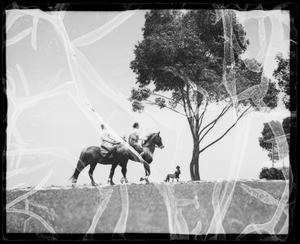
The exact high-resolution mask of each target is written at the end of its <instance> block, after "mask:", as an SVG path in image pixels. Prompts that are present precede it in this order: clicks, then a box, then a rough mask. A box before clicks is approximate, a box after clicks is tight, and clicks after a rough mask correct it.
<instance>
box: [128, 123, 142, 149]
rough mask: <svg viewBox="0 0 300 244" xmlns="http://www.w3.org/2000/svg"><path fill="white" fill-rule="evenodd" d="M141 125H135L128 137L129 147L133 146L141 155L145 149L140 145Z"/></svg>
mask: <svg viewBox="0 0 300 244" xmlns="http://www.w3.org/2000/svg"><path fill="white" fill-rule="evenodd" d="M139 127H140V126H139V123H137V122H135V123H134V124H133V131H132V132H131V134H130V135H129V137H128V141H129V145H130V146H132V147H133V148H134V149H135V150H136V151H137V152H138V153H139V154H141V153H143V147H142V146H140V145H139V141H142V139H141V138H140V132H139Z"/></svg>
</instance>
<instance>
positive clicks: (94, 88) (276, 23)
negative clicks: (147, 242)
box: [6, 10, 289, 188]
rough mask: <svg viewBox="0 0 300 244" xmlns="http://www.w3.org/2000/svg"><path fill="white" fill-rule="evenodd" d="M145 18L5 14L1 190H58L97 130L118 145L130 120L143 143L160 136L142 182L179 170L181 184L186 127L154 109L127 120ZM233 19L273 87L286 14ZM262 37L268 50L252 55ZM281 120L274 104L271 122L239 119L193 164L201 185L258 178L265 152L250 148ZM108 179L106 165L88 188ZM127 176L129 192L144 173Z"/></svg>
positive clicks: (258, 117)
mask: <svg viewBox="0 0 300 244" xmlns="http://www.w3.org/2000/svg"><path fill="white" fill-rule="evenodd" d="M145 13H146V10H142V11H141V10H138V11H130V12H128V13H126V14H121V15H120V13H119V12H72V11H67V12H66V13H65V14H62V15H61V16H60V17H61V18H63V17H64V18H63V21H62V23H63V25H59V24H57V23H58V22H55V19H54V18H53V19H51V18H50V17H49V16H48V17H47V16H46V15H45V14H39V12H35V11H32V10H29V11H27V12H24V11H19V10H12V11H8V18H9V19H8V21H7V23H8V24H7V40H8V41H7V50H6V54H7V60H6V61H7V74H8V82H7V86H8V125H9V128H8V130H7V140H8V144H7V148H8V156H7V170H8V179H7V187H8V188H14V187H26V186H35V185H37V184H38V183H39V182H41V180H43V179H45V177H46V176H47V177H48V178H47V182H46V183H45V184H46V185H65V184H67V183H68V179H69V178H70V177H71V175H72V173H73V171H74V169H75V167H76V164H77V160H78V157H79V155H80V152H81V150H82V149H83V148H85V147H88V146H91V145H99V131H100V124H101V122H104V123H106V124H107V125H109V127H110V128H111V129H112V130H113V131H114V132H115V133H116V134H118V135H119V136H124V135H125V136H126V137H128V135H129V133H130V131H131V130H132V124H133V123H134V122H136V121H137V122H139V123H140V126H141V131H142V132H143V133H144V134H149V133H151V132H158V131H160V132H161V137H162V140H163V143H164V145H165V148H164V149H156V151H155V154H154V161H153V162H152V164H151V171H152V174H151V178H150V179H151V180H152V181H156V182H161V181H162V180H164V178H165V177H166V175H167V174H168V173H173V172H174V170H175V167H176V166H177V165H179V166H180V167H181V172H182V174H181V180H182V181H187V180H190V173H189V163H190V160H191V155H192V136H191V132H190V129H189V127H188V123H187V120H186V118H184V117H182V116H180V115H177V114H176V113H173V112H171V111H167V110H160V109H158V108H154V107H146V109H145V112H143V113H141V114H139V113H134V112H132V111H131V104H130V102H129V101H128V98H129V96H130V91H131V89H132V87H134V86H135V82H136V75H135V74H134V73H133V71H132V70H131V69H130V67H129V63H130V62H131V61H132V60H133V59H134V53H133V50H134V46H135V45H136V44H137V43H138V41H141V40H142V28H143V26H144V23H145V17H144V16H145ZM262 16H264V20H263V21H262V22H260V24H259V19H261V18H262ZM238 17H239V20H240V21H241V22H243V25H244V27H245V30H246V33H247V38H248V39H249V40H250V46H249V48H248V50H247V53H246V54H245V57H254V58H257V60H258V61H260V62H263V63H264V67H265V69H266V75H267V76H269V78H272V77H271V75H272V73H273V70H274V69H275V68H276V62H275V60H274V57H275V55H276V54H277V53H278V52H282V53H283V54H285V55H286V52H287V50H289V15H288V12H285V11H268V12H267V11H251V12H239V13H238ZM51 21H52V22H51ZM55 26H56V27H55ZM261 28H264V30H265V32H263V31H261ZM64 30H65V31H66V32H63V31H64ZM60 31H62V32H60ZM62 33H63V34H62ZM264 33H265V36H266V40H267V43H268V48H267V50H265V49H262V48H261V46H260V40H261V38H260V36H261V35H262V34H264ZM79 37H81V38H79ZM70 43H73V44H70ZM72 45H73V47H74V48H73V49H72V48H71V46H72ZM75 46H76V47H75ZM260 51H265V52H260ZM68 55H70V56H68ZM68 57H69V60H68ZM70 64H71V66H70ZM71 67H73V68H71ZM74 67H75V68H74ZM74 80H75V82H74ZM77 87H78V89H77ZM84 101H85V102H86V101H88V103H89V104H90V105H91V106H92V107H93V108H94V110H95V111H96V112H97V114H96V113H94V112H92V110H91V109H90V106H88V105H87V104H86V103H83V102H84ZM217 113H218V109H216V108H210V111H209V113H208V115H207V118H206V119H207V120H206V122H208V121H209V120H210V119H211V118H213V117H214V115H215V114H217ZM288 115H289V111H287V110H286V109H285V108H284V106H283V105H282V104H281V102H280V105H279V107H278V108H277V109H276V110H275V111H274V112H272V113H270V114H262V113H253V114H250V115H248V116H247V117H245V118H243V119H242V120H241V121H240V123H238V124H237V126H236V127H235V128H234V129H233V130H232V131H231V132H230V133H229V134H228V135H227V136H226V137H224V138H223V139H222V140H221V141H219V142H218V143H216V144H215V145H213V146H212V147H210V148H209V149H207V150H206V151H205V152H204V153H203V154H201V155H200V176H201V180H220V179H229V178H239V179H258V175H259V172H260V169H261V168H262V167H263V166H268V167H270V166H271V162H270V160H269V158H268V157H267V152H266V151H263V150H262V148H260V146H259V144H258V137H259V136H260V135H261V134H260V133H261V131H262V129H263V123H264V122H267V121H270V120H271V119H277V120H280V121H282V119H283V118H284V117H286V116H288ZM233 120H234V116H233V114H232V113H228V115H227V116H226V117H224V118H223V121H222V123H220V124H219V125H218V126H216V128H215V131H214V133H211V134H210V136H208V138H207V140H206V142H204V143H207V142H209V141H211V140H212V139H213V138H217V137H218V135H221V134H222V132H224V131H225V130H226V129H227V128H228V127H229V125H230V124H231V123H232V122H233ZM280 165H281V163H280ZM285 165H287V160H285ZM109 171H110V166H105V165H99V164H98V165H97V167H96V169H95V172H94V179H95V180H96V181H97V182H99V183H106V182H107V179H108V175H109ZM120 171H121V168H120V167H118V168H117V169H116V171H115V176H114V180H115V182H119V180H120V178H121V172H120ZM87 172H88V167H87V168H86V169H85V170H84V171H82V174H81V175H80V176H79V180H78V184H83V183H89V182H90V181H89V177H88V173H87ZM127 172H128V173H127V178H128V180H129V181H130V182H135V183H138V182H139V179H140V177H141V176H143V175H144V169H143V166H142V165H141V164H139V163H136V162H132V161H130V162H129V164H128V171H127Z"/></svg>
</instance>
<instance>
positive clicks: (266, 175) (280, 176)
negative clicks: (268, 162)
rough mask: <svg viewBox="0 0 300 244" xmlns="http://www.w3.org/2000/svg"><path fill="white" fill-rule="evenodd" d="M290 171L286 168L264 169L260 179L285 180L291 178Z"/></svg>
mask: <svg viewBox="0 0 300 244" xmlns="http://www.w3.org/2000/svg"><path fill="white" fill-rule="evenodd" d="M288 176H289V170H288V168H287V167H284V168H282V169H277V168H266V167H264V168H262V170H261V172H260V174H259V179H266V180H285V177H286V179H288V178H289V177H288Z"/></svg>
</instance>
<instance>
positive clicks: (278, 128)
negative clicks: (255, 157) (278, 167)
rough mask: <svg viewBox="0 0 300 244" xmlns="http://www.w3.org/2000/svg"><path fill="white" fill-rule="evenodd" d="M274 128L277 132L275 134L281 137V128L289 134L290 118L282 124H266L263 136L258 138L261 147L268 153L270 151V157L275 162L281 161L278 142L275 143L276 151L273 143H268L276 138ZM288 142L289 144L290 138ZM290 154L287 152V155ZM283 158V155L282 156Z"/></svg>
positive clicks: (277, 122)
mask: <svg viewBox="0 0 300 244" xmlns="http://www.w3.org/2000/svg"><path fill="white" fill-rule="evenodd" d="M270 126H272V128H273V130H275V131H274V132H275V134H276V135H277V136H278V135H281V131H282V130H281V127H283V130H284V133H285V134H288V133H289V132H290V117H287V118H285V119H284V120H283V122H282V123H280V122H279V121H273V120H272V121H270V122H268V123H264V128H263V130H262V132H261V134H262V136H261V137H259V138H258V141H259V145H260V146H261V147H262V148H263V149H264V150H266V151H268V157H269V158H270V159H271V160H274V161H278V160H279V156H278V152H277V151H278V150H277V149H278V148H277V144H276V142H274V151H273V148H272V143H270V142H266V141H267V140H270V139H273V138H275V136H274V133H273V131H272V130H271V127H270ZM287 142H288V144H289V143H290V140H289V138H287ZM287 153H288V152H286V154H287ZM282 156H283V155H282Z"/></svg>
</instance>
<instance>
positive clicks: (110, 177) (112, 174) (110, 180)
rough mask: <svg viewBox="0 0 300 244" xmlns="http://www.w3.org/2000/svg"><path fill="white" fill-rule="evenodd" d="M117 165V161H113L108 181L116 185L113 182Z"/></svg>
mask: <svg viewBox="0 0 300 244" xmlns="http://www.w3.org/2000/svg"><path fill="white" fill-rule="evenodd" d="M117 166H118V164H117V163H113V164H112V165H111V169H110V174H109V178H108V183H109V184H111V185H114V184H115V183H114V182H113V176H114V173H115V169H116V167H117Z"/></svg>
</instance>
